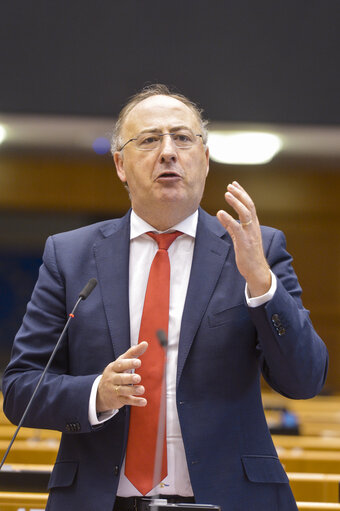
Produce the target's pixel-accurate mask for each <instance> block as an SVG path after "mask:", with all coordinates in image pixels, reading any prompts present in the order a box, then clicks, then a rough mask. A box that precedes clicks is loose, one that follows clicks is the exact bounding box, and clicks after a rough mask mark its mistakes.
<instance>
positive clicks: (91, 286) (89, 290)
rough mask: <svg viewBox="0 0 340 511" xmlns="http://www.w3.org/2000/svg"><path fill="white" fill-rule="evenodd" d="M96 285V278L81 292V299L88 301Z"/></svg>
mask: <svg viewBox="0 0 340 511" xmlns="http://www.w3.org/2000/svg"><path fill="white" fill-rule="evenodd" d="M96 285H97V279H95V278H92V279H90V280H89V281H88V283H87V284H86V286H85V287H84V288H83V289H82V290H81V291H80V293H79V298H81V299H82V300H86V298H87V297H88V296H89V294H90V293H92V291H93V290H94V288H95V287H96Z"/></svg>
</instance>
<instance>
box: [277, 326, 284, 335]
mask: <svg viewBox="0 0 340 511" xmlns="http://www.w3.org/2000/svg"><path fill="white" fill-rule="evenodd" d="M285 333H286V329H285V328H283V326H282V327H281V328H279V329H278V334H279V335H280V336H281V335H285Z"/></svg>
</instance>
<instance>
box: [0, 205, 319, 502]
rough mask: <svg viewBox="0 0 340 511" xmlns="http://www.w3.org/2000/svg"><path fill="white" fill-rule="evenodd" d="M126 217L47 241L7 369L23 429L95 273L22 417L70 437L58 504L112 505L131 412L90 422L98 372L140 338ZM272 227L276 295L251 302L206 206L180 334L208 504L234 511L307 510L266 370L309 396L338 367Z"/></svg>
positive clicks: (54, 495) (7, 394)
mask: <svg viewBox="0 0 340 511" xmlns="http://www.w3.org/2000/svg"><path fill="white" fill-rule="evenodd" d="M129 218H130V214H129V213H128V214H127V215H126V216H125V217H123V218H121V219H118V220H110V221H106V222H101V223H99V224H95V225H91V226H88V227H84V228H81V229H78V230H75V231H71V232H67V233H62V234H58V235H56V236H52V237H50V238H49V239H48V241H47V243H46V248H45V252H44V256H43V265H42V267H41V269H40V274H39V279H38V281H37V284H36V287H35V289H34V292H33V294H32V298H31V301H30V303H29V304H28V307H27V313H26V315H25V317H24V320H23V324H22V326H21V328H20V330H19V332H18V334H17V337H16V340H15V343H14V346H13V353H12V359H11V362H10V364H9V366H8V368H7V370H6V373H5V376H4V380H3V391H4V410H5V413H6V414H7V416H8V417H9V419H10V420H11V421H13V422H14V423H17V422H18V421H19V419H20V417H21V414H22V413H23V410H24V407H25V405H26V404H27V402H28V401H29V398H30V396H31V394H32V391H33V388H34V386H35V385H36V383H37V381H38V379H39V377H40V375H41V372H42V369H43V368H44V366H45V364H46V362H47V360H48V357H49V355H50V354H51V352H52V349H53V347H54V345H55V343H56V340H57V338H58V336H59V334H60V332H61V330H62V328H63V325H64V323H65V318H66V317H67V314H68V313H69V312H70V311H71V309H72V306H73V304H74V303H75V301H76V299H77V297H78V294H79V291H80V289H81V288H82V287H83V286H84V284H85V283H86V282H87V281H88V280H89V279H90V278H91V277H96V278H97V280H98V284H99V285H98V286H97V287H96V288H95V289H94V291H93V293H92V294H91V296H90V297H89V298H88V299H87V300H86V301H85V302H83V303H82V304H81V305H80V307H79V309H78V312H77V315H76V318H75V319H74V320H73V322H72V323H71V326H70V329H69V332H68V336H67V339H66V340H65V342H64V344H63V345H62V347H61V349H60V351H59V352H58V354H57V356H56V358H55V361H54V363H53V365H52V366H51V368H50V371H49V372H48V374H47V376H46V379H45V380H44V384H43V386H42V387H41V389H40V391H39V394H38V395H37V397H36V399H35V402H34V405H33V408H32V411H31V413H30V414H29V416H28V417H27V419H26V422H25V425H26V426H31V427H38V428H50V429H57V430H60V431H62V433H63V435H62V440H61V445H60V449H59V453H58V457H57V462H56V465H55V467H54V470H53V473H52V476H51V480H50V489H51V491H50V498H49V502H48V506H47V509H48V510H50V511H60V510H63V511H68V510H70V511H71V510H72V511H74V510H75V509H79V510H82V511H94V510H97V509H100V510H101V511H112V508H113V502H114V496H115V493H116V489H117V485H118V480H119V473H120V467H121V464H122V461H123V458H124V454H125V448H126V440H127V431H128V424H129V409H128V407H123V408H122V409H121V410H120V411H119V413H118V414H117V415H116V416H115V417H113V418H112V419H110V420H109V421H108V422H107V423H105V425H103V426H100V427H97V428H92V427H91V425H90V424H89V421H88V403H89V395H90V390H91V386H92V383H93V381H94V379H95V378H96V377H97V375H98V374H100V373H101V372H102V371H103V369H104V368H105V366H106V365H107V364H108V363H109V362H111V361H112V360H114V359H115V358H117V357H118V356H119V355H120V354H122V353H123V352H124V351H126V350H127V349H128V348H129V346H130V324H129V303H128V270H129V230H130V222H129ZM262 235H263V244H264V251H265V254H266V257H267V260H268V262H269V264H270V266H271V268H272V271H273V272H274V273H275V274H276V276H277V281H278V285H277V290H276V293H275V295H274V297H273V298H272V300H270V301H269V302H268V303H266V304H265V305H263V306H260V307H257V308H255V309H250V308H248V307H247V305H246V302H245V298H244V288H245V281H244V279H243V278H242V277H241V275H240V273H239V272H238V270H237V267H236V264H235V255H234V249H233V244H232V242H231V239H230V237H229V235H228V233H226V231H225V230H224V229H223V228H222V226H221V225H220V223H219V222H218V221H217V219H216V218H215V217H212V216H210V215H208V214H207V213H205V212H204V211H203V210H201V209H200V211H199V221H198V228H197V237H196V241H195V249H194V255H193V262H192V270H191V276H190V281H189V286H188V291H187V297H186V301H185V306H184V312H183V320H182V326H181V333H180V341H179V356H178V368H177V408H178V415H179V420H180V425H181V431H182V436H183V441H184V446H185V452H186V457H187V463H188V468H189V473H190V479H191V483H192V487H193V490H194V494H195V497H196V501H197V502H200V503H215V504H219V505H221V506H222V509H223V510H224V511H249V510H251V511H263V510H266V511H292V510H296V509H297V508H296V505H295V503H294V499H293V497H292V493H291V491H290V487H289V484H288V480H287V476H286V474H285V472H284V470H283V468H282V466H281V464H280V462H279V460H278V458H277V454H276V451H275V448H274V446H273V443H272V440H271V436H270V434H269V431H268V427H267V424H266V420H265V416H264V412H263V408H262V403H261V394H260V374H261V371H262V374H263V375H264V377H265V379H266V380H267V381H268V382H269V384H270V385H271V386H272V387H273V388H274V389H275V390H277V391H278V392H280V393H282V394H284V395H285V396H289V397H292V398H298V399H300V398H309V397H312V396H314V395H315V394H317V393H318V392H319V391H320V390H321V388H322V385H323V383H324V380H325V376H326V372H327V360H328V359H327V350H326V347H325V345H324V344H323V342H322V341H321V339H320V338H319V337H318V335H317V334H316V332H315V331H314V329H313V326H312V324H311V322H310V319H309V314H308V311H306V310H305V309H304V308H303V306H302V303H301V300H300V292H301V289H300V286H299V284H298V281H297V278H296V276H295V273H294V271H293V269H292V266H291V257H290V256H289V254H288V253H287V252H286V249H285V239H284V236H283V234H282V233H281V232H280V231H277V230H275V229H271V228H266V227H263V228H262Z"/></svg>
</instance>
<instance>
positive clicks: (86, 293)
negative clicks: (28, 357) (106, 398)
mask: <svg viewBox="0 0 340 511" xmlns="http://www.w3.org/2000/svg"><path fill="white" fill-rule="evenodd" d="M96 285H97V280H96V279H95V278H92V279H90V280H89V281H88V283H87V284H86V286H85V287H84V288H83V289H82V290H81V292H80V293H79V296H78V300H77V301H76V304H75V305H74V307H73V309H72V311H71V312H70V314H69V317H68V319H67V321H66V324H65V326H64V328H63V331H62V332H61V334H60V337H59V339H58V341H57V344H56V345H55V347H54V349H53V351H52V354H51V356H50V358H49V359H48V362H47V364H46V367H45V369H44V371H43V373H42V374H41V376H40V378H39V381H38V383H37V385H36V387H35V389H34V392H33V394H32V397H31V399H30V400H29V403H28V405H27V406H26V409H25V411H24V413H23V415H22V417H21V419H20V422H19V424H18V426H17V429H16V430H15V432H14V435H13V437H12V440H11V441H10V443H9V446H8V447H7V450H6V452H5V454H4V457H3V458H2V461H1V463H0V470H1V469H2V466H3V464H4V463H5V460H6V458H7V456H8V453H9V451H10V449H11V447H12V445H13V442H14V440H15V439H16V437H17V435H18V433H19V430H20V428H21V426H22V424H23V422H24V420H25V418H26V415H27V413H28V411H29V409H30V407H31V404H32V401H33V399H34V397H35V395H36V393H37V391H38V389H39V387H40V385H41V382H42V381H43V379H44V377H45V374H46V373H47V370H48V369H49V367H50V365H51V362H52V360H53V358H54V356H55V354H56V352H57V351H58V348H59V346H60V344H61V341H62V340H63V339H64V337H65V334H66V332H67V330H68V327H69V324H70V322H71V320H72V319H73V318H74V313H75V311H76V309H77V307H78V305H79V304H80V302H81V301H82V300H86V298H87V297H88V296H89V294H90V293H92V291H93V290H94V288H95V287H96Z"/></svg>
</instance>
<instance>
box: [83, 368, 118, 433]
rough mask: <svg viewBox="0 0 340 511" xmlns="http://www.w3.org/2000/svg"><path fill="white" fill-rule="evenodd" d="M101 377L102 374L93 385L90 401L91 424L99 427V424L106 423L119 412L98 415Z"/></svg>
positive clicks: (109, 411)
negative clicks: (98, 391) (97, 403)
mask: <svg viewBox="0 0 340 511" xmlns="http://www.w3.org/2000/svg"><path fill="white" fill-rule="evenodd" d="M101 377H102V375H101V374H100V375H99V376H97V378H96V379H95V380H94V382H93V384H92V389H91V394H90V401H89V422H90V424H91V426H98V425H99V424H102V423H103V422H106V421H107V420H109V419H111V418H112V417H113V416H114V415H116V413H117V412H118V410H108V411H107V412H100V413H98V414H97V410H96V400H97V390H98V385H99V382H100V379H101Z"/></svg>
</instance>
